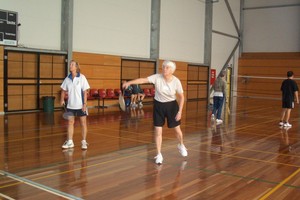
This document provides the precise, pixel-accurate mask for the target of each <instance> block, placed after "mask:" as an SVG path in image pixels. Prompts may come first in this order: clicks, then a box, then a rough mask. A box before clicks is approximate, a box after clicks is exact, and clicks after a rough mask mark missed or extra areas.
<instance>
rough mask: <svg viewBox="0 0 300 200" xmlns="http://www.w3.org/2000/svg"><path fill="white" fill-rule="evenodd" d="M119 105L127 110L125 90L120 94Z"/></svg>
mask: <svg viewBox="0 0 300 200" xmlns="http://www.w3.org/2000/svg"><path fill="white" fill-rule="evenodd" d="M119 105H120V108H121V110H122V111H125V110H126V105H125V100H124V95H123V91H122V93H121V94H119Z"/></svg>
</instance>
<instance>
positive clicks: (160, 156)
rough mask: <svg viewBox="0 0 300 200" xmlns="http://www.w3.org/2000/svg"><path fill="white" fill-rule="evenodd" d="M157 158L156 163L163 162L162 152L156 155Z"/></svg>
mask: <svg viewBox="0 0 300 200" xmlns="http://www.w3.org/2000/svg"><path fill="white" fill-rule="evenodd" d="M154 158H155V163H156V164H162V162H163V160H164V158H163V157H162V155H161V153H160V154H157V156H155V157H154Z"/></svg>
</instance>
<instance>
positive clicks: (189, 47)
mask: <svg viewBox="0 0 300 200" xmlns="http://www.w3.org/2000/svg"><path fill="white" fill-rule="evenodd" d="M204 25H205V3H203V2H201V1H198V0H189V1H186V0H162V1H161V24H160V58H161V59H170V60H177V61H186V62H194V63H203V62H204V61H203V60H204Z"/></svg>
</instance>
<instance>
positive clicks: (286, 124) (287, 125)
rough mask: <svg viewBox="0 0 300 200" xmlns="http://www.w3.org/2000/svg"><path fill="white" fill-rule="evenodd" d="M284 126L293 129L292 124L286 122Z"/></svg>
mask: <svg viewBox="0 0 300 200" xmlns="http://www.w3.org/2000/svg"><path fill="white" fill-rule="evenodd" d="M283 126H284V127H292V124H290V123H288V122H285V123H284V124H283Z"/></svg>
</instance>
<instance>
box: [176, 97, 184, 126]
mask: <svg viewBox="0 0 300 200" xmlns="http://www.w3.org/2000/svg"><path fill="white" fill-rule="evenodd" d="M177 96H178V105H179V110H178V113H177V115H176V117H175V119H176V121H179V120H180V119H181V115H182V109H183V105H184V94H183V93H178V94H177Z"/></svg>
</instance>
